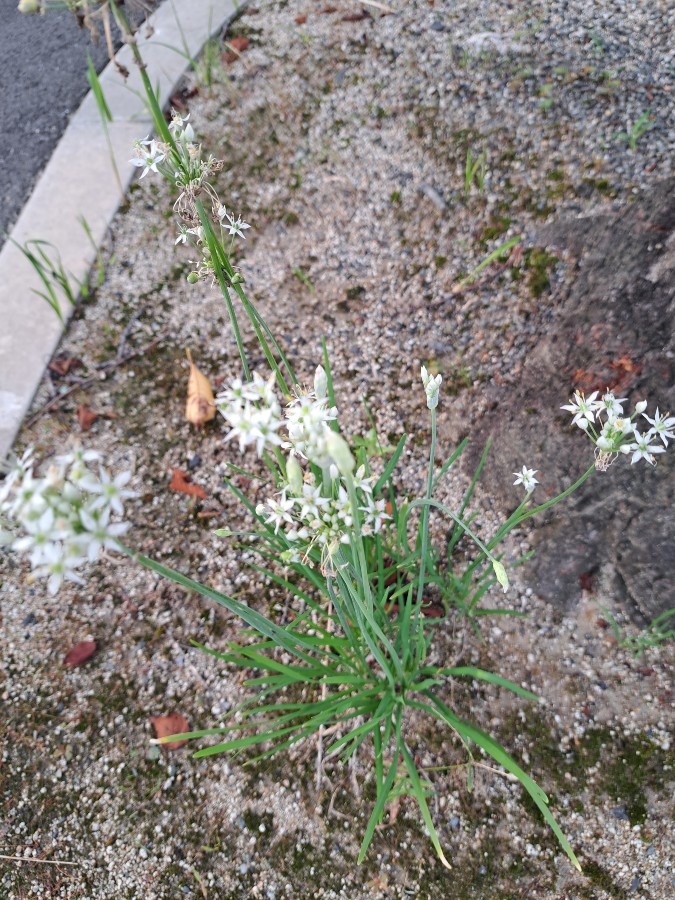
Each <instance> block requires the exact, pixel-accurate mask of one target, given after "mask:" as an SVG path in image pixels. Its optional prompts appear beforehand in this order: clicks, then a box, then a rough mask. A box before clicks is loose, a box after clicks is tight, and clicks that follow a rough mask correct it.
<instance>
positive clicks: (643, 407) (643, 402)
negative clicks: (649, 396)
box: [635, 400, 647, 415]
mask: <svg viewBox="0 0 675 900" xmlns="http://www.w3.org/2000/svg"><path fill="white" fill-rule="evenodd" d="M646 409H647V401H646V400H640V402H639V403H636V404H635V412H636V413H637V414H638V415H640V413H643V412H644V411H645V410H646Z"/></svg>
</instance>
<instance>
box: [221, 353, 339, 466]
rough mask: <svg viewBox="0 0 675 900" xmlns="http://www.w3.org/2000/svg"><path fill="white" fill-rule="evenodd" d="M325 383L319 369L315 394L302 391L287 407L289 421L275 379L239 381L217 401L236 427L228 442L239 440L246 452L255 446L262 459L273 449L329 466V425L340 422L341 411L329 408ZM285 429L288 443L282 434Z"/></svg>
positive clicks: (225, 415) (240, 445)
mask: <svg viewBox="0 0 675 900" xmlns="http://www.w3.org/2000/svg"><path fill="white" fill-rule="evenodd" d="M325 379H326V374H325V372H324V371H323V369H322V368H321V366H319V367H318V368H317V372H316V376H315V378H314V390H311V391H298V392H297V394H296V396H295V397H294V398H293V399H292V400H291V402H290V403H289V404H288V406H287V407H286V411H285V418H282V410H281V406H280V405H279V401H278V400H277V396H276V393H275V390H274V375H271V376H270V378H269V379H268V380H267V381H265V380H264V379H262V378H261V377H260V376H259V375H258V374H254V376H253V379H252V380H251V381H249V382H247V383H244V382H242V381H241V380H239V379H237V381H235V382H234V383H233V384H232V386H231V387H230V388H229V389H228V390H227V391H224V392H223V393H222V394H218V396H217V397H216V408H217V409H218V410H219V412H220V413H221V414H222V415H223V416H224V417H225V419H226V420H227V421H228V422H229V423H230V425H231V426H232V430H231V431H230V432H229V434H228V435H227V438H226V440H231V439H232V438H235V437H236V438H238V439H239V448H240V449H241V450H242V451H243V450H244V449H245V448H246V447H248V446H250V445H252V444H255V446H256V450H257V453H258V456H262V454H263V452H264V451H265V450H267V449H270V448H272V447H283V448H284V449H287V450H292V451H294V452H295V453H296V454H297V455H298V456H301V457H302V458H303V459H309V460H310V461H311V462H313V463H316V465H318V466H321V467H325V466H326V465H329V464H330V462H331V454H330V452H329V448H328V446H327V444H328V442H329V432H330V428H329V426H328V423H329V422H332V421H334V420H335V419H336V418H337V408H336V407H334V406H333V407H330V406H329V405H328V398H327V397H326V387H325ZM282 426H284V427H285V428H286V432H287V435H288V437H287V439H286V440H284V439H282V437H281V435H280V434H279V433H278V432H279V429H280V428H281V427H282Z"/></svg>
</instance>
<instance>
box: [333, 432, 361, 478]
mask: <svg viewBox="0 0 675 900" xmlns="http://www.w3.org/2000/svg"><path fill="white" fill-rule="evenodd" d="M326 449H327V450H328V454H329V456H330V457H331V458H332V459H333V462H334V463H335V465H336V466H337V467H338V469H339V470H340V474H341V475H350V474H351V473H352V472H353V471H354V469H355V467H356V460H355V459H354V457H353V456H352V451H351V450H350V449H349V444H348V443H347V441H346V440H345V439H344V438H343V437H342V435H339V434H338V433H337V432H336V431H333V430H332V429H330V428H328V429H327V434H326Z"/></svg>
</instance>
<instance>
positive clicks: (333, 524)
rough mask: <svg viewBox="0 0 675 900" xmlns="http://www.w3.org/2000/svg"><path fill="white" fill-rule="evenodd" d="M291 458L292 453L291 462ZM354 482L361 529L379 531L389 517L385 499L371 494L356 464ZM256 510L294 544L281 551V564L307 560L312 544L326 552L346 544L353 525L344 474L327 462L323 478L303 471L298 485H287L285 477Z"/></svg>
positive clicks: (368, 480)
mask: <svg viewBox="0 0 675 900" xmlns="http://www.w3.org/2000/svg"><path fill="white" fill-rule="evenodd" d="M294 459H295V457H290V459H289V464H291V460H294ZM353 480H354V487H355V491H356V497H357V501H358V504H359V505H358V510H359V512H360V513H362V516H361V520H362V524H361V533H362V534H364V535H371V534H377V533H379V532H380V530H381V529H382V524H383V522H384V521H385V520H387V519H390V518H391V516H390V515H389V513H387V511H386V508H385V501H384V500H383V499H379V500H376V499H375V498H374V497H373V488H374V487H375V477H374V476H373V475H367V474H366V470H365V466H359V468H358V469H357V470H356V472H355V473H354V476H353ZM298 488H299V489H298ZM277 497H278V498H279V499H277ZM256 512H257V514H258V515H259V516H261V517H263V518H264V520H265V522H266V523H267V524H269V525H274V531H275V533H278V532H279V529H280V528H283V529H284V532H285V535H286V538H287V540H288V541H289V542H290V543H291V544H293V545H295V546H293V547H291V548H290V549H289V550H288V551H287V552H286V553H285V554H284V562H299V561H300V560H301V559H302V561H303V562H305V563H306V562H308V557H307V551H308V550H309V549H310V548H311V547H312V546H314V545H318V546H319V547H320V548H322V550H324V549H326V548H328V549H329V550H330V548H332V547H335V546H336V545H337V544H349V541H350V538H349V532H350V531H352V530H353V528H354V512H353V507H352V503H351V500H350V497H349V492H348V490H347V481H346V476H341V475H340V473H339V472H338V470H337V467H336V466H330V467H329V469H328V472H327V473H324V477H323V478H321V479H318V478H317V476H316V475H315V474H314V473H313V472H312V471H311V470H307V471H306V472H305V475H304V479H303V481H302V483H301V485H297V484H291V482H290V479H289V482H288V483H287V484H285V485H284V487H283V489H282V490H281V491H280V492H279V493H278V494H277V495H276V496H275V497H270V498H268V499H267V500H266V501H265V503H260V504H259V505H258V506H257V508H256ZM301 551H304V555H301Z"/></svg>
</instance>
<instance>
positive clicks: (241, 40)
mask: <svg viewBox="0 0 675 900" xmlns="http://www.w3.org/2000/svg"><path fill="white" fill-rule="evenodd" d="M249 43H250V41H249V39H248V38H245V37H244V36H243V35H237V37H233V38H232V40H231V41H227V43H226V44H225V47H226V48H227V49H228V52H227V53H226V54H225V62H226V63H233V62H235V61H236V60H237V59H239V57H240V56H241V54H242V53H243V52H244V50H247V49H248V45H249Z"/></svg>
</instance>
